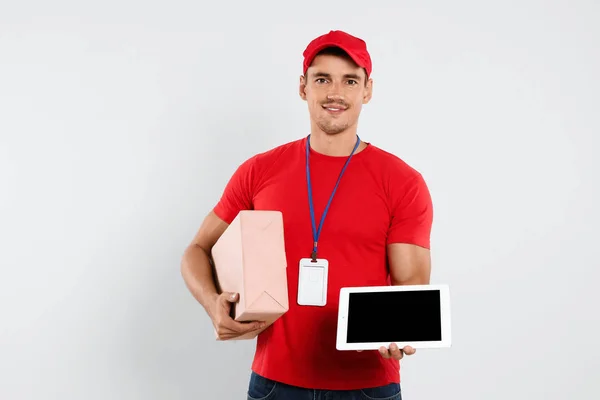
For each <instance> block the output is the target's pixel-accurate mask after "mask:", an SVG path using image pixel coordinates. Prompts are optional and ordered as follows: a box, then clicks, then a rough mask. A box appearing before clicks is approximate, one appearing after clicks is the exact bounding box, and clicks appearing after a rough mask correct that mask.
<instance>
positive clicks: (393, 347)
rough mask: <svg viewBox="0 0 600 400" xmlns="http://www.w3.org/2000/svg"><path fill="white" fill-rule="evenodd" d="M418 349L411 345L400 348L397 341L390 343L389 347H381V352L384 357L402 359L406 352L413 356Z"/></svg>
mask: <svg viewBox="0 0 600 400" xmlns="http://www.w3.org/2000/svg"><path fill="white" fill-rule="evenodd" d="M416 352H417V350H415V349H414V348H412V347H410V346H405V347H403V348H399V347H398V345H397V344H396V343H392V344H390V347H389V349H386V348H385V347H384V346H382V347H380V348H379V354H381V357H383V358H393V359H394V360H401V359H402V357H404V355H405V354H406V355H407V356H412V355H413V354H415V353H416Z"/></svg>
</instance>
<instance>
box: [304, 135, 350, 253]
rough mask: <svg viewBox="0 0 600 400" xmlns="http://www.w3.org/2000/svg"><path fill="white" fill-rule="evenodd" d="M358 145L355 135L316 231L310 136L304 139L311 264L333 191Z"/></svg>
mask: <svg viewBox="0 0 600 400" xmlns="http://www.w3.org/2000/svg"><path fill="white" fill-rule="evenodd" d="M359 144H360V138H359V137H358V135H357V136H356V144H355V145H354V150H352V153H350V156H349V157H348V159H347V160H346V163H345V164H344V167H343V168H342V171H341V172H340V176H339V177H338V179H337V182H336V184H335V187H334V188H333V191H332V192H331V196H330V197H329V201H328V202H327V206H326V207H325V210H324V211H323V215H322V216H321V222H320V224H319V229H318V230H317V227H316V223H315V208H314V204H313V196H312V185H311V183H310V166H309V164H310V163H309V160H308V158H309V156H308V154H309V152H310V135H308V137H307V138H306V181H307V183H308V206H309V207H310V219H311V223H312V232H313V252H312V254H311V258H312V261H313V262H316V261H317V244H318V241H319V236H321V229H322V228H323V221H325V216H326V215H327V211H329V206H330V205H331V200H333V195H334V194H335V191H336V190H337V187H338V185H339V183H340V180H341V179H342V175H344V172H345V170H346V167H347V166H348V163H349V162H350V159H351V158H352V156H353V155H354V152H355V151H356V149H357V148H358V145H359Z"/></svg>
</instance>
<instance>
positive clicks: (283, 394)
mask: <svg viewBox="0 0 600 400" xmlns="http://www.w3.org/2000/svg"><path fill="white" fill-rule="evenodd" d="M248 400H402V394H401V393H400V385H399V384H397V383H391V384H389V385H385V386H378V387H374V388H364V389H357V390H318V389H305V388H299V387H296V386H290V385H286V384H284V383H281V382H276V381H273V380H271V379H267V378H264V377H262V376H260V375H258V374H256V373H255V372H252V374H251V375H250V385H249V387H248Z"/></svg>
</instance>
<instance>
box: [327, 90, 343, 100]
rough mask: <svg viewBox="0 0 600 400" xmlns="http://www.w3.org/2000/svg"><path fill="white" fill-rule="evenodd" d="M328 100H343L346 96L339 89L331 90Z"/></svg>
mask: <svg viewBox="0 0 600 400" xmlns="http://www.w3.org/2000/svg"><path fill="white" fill-rule="evenodd" d="M327 100H328V101H331V102H335V101H343V100H344V96H343V95H342V94H341V93H340V92H339V91H336V90H331V91H330V92H329V93H328V94H327Z"/></svg>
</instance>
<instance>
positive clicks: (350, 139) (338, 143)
mask: <svg viewBox="0 0 600 400" xmlns="http://www.w3.org/2000/svg"><path fill="white" fill-rule="evenodd" d="M356 140H357V137H356V131H355V130H348V131H346V132H341V133H338V134H336V135H328V134H326V133H323V132H321V131H319V130H314V131H313V132H312V133H311V135H310V147H311V148H312V149H313V150H314V151H316V152H317V153H321V154H324V155H327V156H332V157H344V156H349V155H350V153H352V150H353V149H354V146H355V145H356ZM365 147H366V144H365V143H364V142H362V140H361V143H360V145H359V146H358V148H357V149H356V152H355V153H354V154H356V153H358V152H360V151H362V150H363V149H364V148H365Z"/></svg>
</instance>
